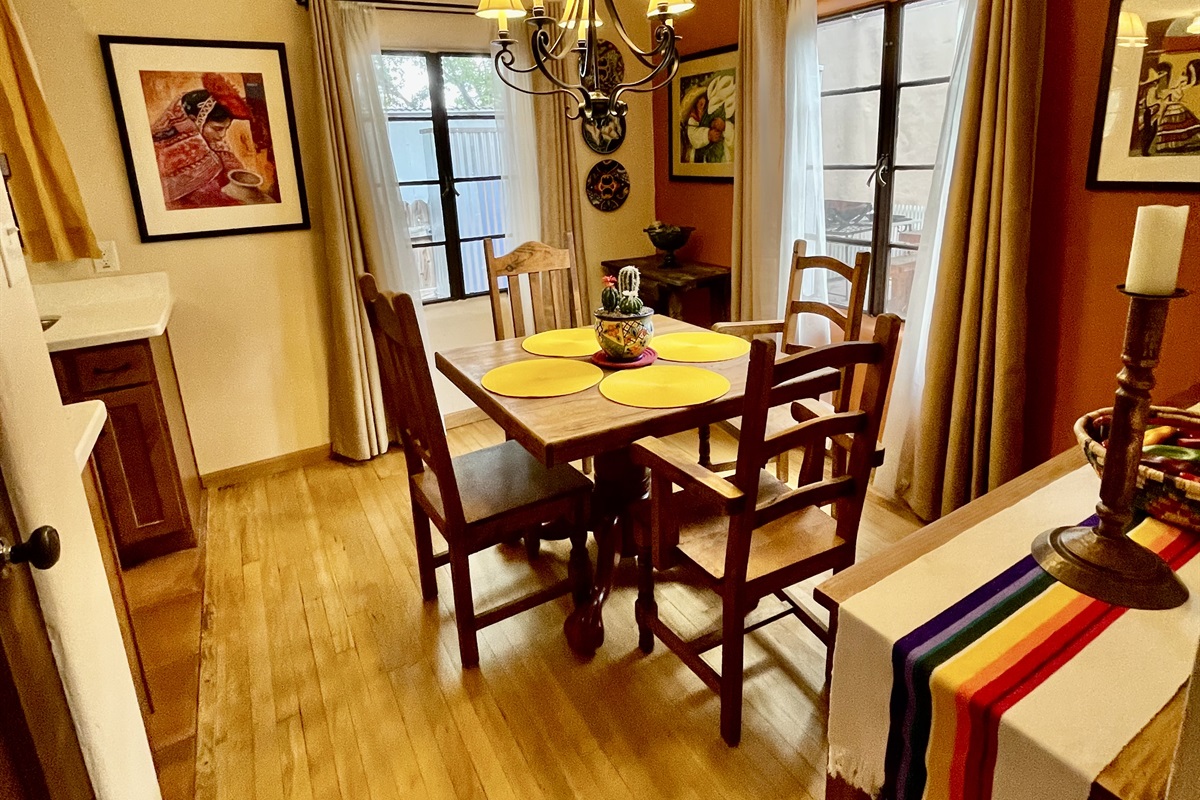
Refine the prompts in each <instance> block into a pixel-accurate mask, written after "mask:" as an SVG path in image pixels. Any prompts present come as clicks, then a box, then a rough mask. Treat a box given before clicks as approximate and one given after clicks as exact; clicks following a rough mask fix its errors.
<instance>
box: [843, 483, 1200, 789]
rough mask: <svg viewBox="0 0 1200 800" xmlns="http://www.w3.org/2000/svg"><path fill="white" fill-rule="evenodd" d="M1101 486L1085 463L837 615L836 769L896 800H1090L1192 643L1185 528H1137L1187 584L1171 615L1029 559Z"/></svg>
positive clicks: (1196, 564) (1183, 665) (1199, 564)
mask: <svg viewBox="0 0 1200 800" xmlns="http://www.w3.org/2000/svg"><path fill="white" fill-rule="evenodd" d="M1097 490H1098V481H1097V480H1096V478H1095V476H1094V474H1093V473H1092V472H1091V470H1090V468H1084V469H1082V470H1080V471H1078V472H1076V473H1072V474H1071V475H1068V476H1066V477H1064V478H1063V479H1062V480H1060V481H1058V482H1056V483H1055V484H1052V485H1050V486H1048V487H1046V488H1044V489H1043V490H1041V491H1040V492H1038V493H1036V494H1034V495H1032V496H1031V497H1029V498H1027V499H1026V500H1025V501H1023V502H1022V503H1019V504H1017V505H1016V506H1013V507H1012V508H1011V509H1008V510H1006V511H1005V512H1002V513H1001V514H998V515H996V516H995V517H992V518H991V519H989V520H986V521H984V522H983V523H980V525H978V526H976V527H975V528H972V529H970V530H968V531H965V532H964V533H963V534H961V535H960V536H958V537H956V538H955V539H954V540H953V541H951V542H949V543H947V544H946V545H944V546H943V547H941V548H939V549H938V550H935V551H934V552H932V553H929V554H928V555H926V556H924V557H923V558H921V559H918V560H917V561H916V562H913V564H910V565H909V566H908V567H905V568H904V569H901V570H899V571H897V572H896V573H895V574H893V575H892V576H889V577H888V578H887V579H885V580H883V581H880V582H879V583H878V584H876V585H875V586H873V587H871V588H870V589H868V590H866V591H864V592H862V593H860V594H859V595H856V596H855V597H853V598H851V599H850V600H849V601H847V603H846V604H844V605H843V606H842V608H841V611H840V617H839V631H838V640H837V647H836V649H835V651H834V673H833V674H834V679H833V686H832V689H831V696H830V725H829V742H830V771H831V772H832V773H834V774H836V775H839V776H841V777H842V778H843V779H845V780H847V781H848V782H849V783H851V784H853V785H855V786H857V787H858V788H860V789H863V790H864V791H867V792H868V793H869V794H871V795H872V796H873V797H885V798H889V799H891V798H894V800H922V799H925V800H1041V799H1042V798H1044V799H1045V800H1084V799H1085V798H1086V797H1087V796H1088V791H1089V789H1090V786H1091V783H1092V781H1093V779H1094V778H1095V777H1096V775H1097V774H1099V772H1100V771H1101V770H1102V769H1103V768H1104V767H1105V766H1106V765H1107V764H1108V763H1109V762H1110V761H1111V760H1112V759H1113V758H1115V757H1116V755H1117V753H1119V752H1120V750H1121V749H1122V748H1123V747H1124V746H1125V744H1127V743H1128V742H1129V740H1130V739H1132V738H1133V736H1134V735H1136V734H1137V732H1138V731H1139V730H1140V729H1141V728H1142V727H1143V726H1144V725H1145V724H1146V723H1147V722H1148V721H1149V720H1150V719H1151V718H1152V717H1153V716H1154V715H1155V714H1156V713H1157V712H1158V711H1159V710H1160V709H1161V708H1162V707H1163V706H1164V705H1165V704H1166V703H1167V701H1168V700H1170V698H1171V696H1172V695H1174V693H1175V691H1176V690H1177V689H1178V688H1179V686H1180V685H1182V683H1183V681H1184V680H1186V679H1187V676H1188V675H1189V673H1190V666H1191V657H1192V654H1193V653H1194V648H1195V643H1196V638H1197V636H1198V635H1200V632H1198V629H1200V601H1198V600H1197V597H1198V596H1200V558H1196V555H1197V553H1200V537H1197V536H1195V535H1194V534H1191V533H1185V532H1181V531H1179V530H1177V529H1175V528H1172V527H1169V526H1167V525H1163V524H1161V523H1158V522H1155V521H1152V520H1150V521H1147V522H1145V523H1143V524H1142V525H1141V526H1139V527H1138V528H1137V529H1136V530H1135V531H1134V532H1133V534H1132V535H1133V536H1134V538H1135V539H1137V540H1138V541H1139V542H1141V543H1142V544H1144V545H1145V546H1147V547H1149V548H1150V549H1152V550H1154V551H1155V552H1157V553H1159V554H1160V555H1161V556H1162V557H1163V558H1165V559H1166V560H1167V561H1168V562H1169V563H1170V564H1171V565H1172V567H1174V568H1175V569H1176V571H1177V572H1178V573H1179V574H1180V576H1181V577H1182V578H1183V579H1184V580H1185V582H1187V583H1188V584H1189V586H1190V587H1191V588H1192V591H1193V596H1192V599H1191V600H1190V601H1189V603H1188V604H1187V605H1186V606H1184V607H1183V608H1181V609H1175V610H1173V611H1167V612H1145V611H1130V610H1128V609H1124V608H1120V607H1114V606H1111V605H1109V604H1107V603H1103V602H1100V601H1097V600H1093V599H1092V598H1089V597H1086V596H1083V595H1081V594H1079V593H1078V592H1075V591H1074V590H1072V589H1069V588H1067V587H1066V586H1063V585H1062V584H1060V583H1058V582H1057V581H1055V580H1054V579H1053V578H1051V577H1050V576H1049V575H1047V574H1046V573H1045V572H1043V571H1042V570H1041V569H1040V568H1039V567H1038V565H1037V563H1036V562H1035V561H1034V560H1033V558H1032V557H1031V556H1030V555H1028V553H1029V544H1030V542H1031V541H1032V539H1033V538H1034V536H1035V535H1036V534H1037V533H1039V532H1040V531H1042V530H1044V529H1046V528H1049V527H1054V526H1055V525H1056V524H1061V522H1062V520H1063V519H1064V514H1067V515H1069V514H1071V513H1072V512H1075V513H1076V514H1077V516H1075V517H1074V519H1075V520H1078V519H1080V518H1081V517H1082V516H1083V515H1084V514H1086V513H1087V510H1089V507H1090V506H1091V505H1093V504H1094V503H1095V498H1096V492H1097ZM1065 518H1066V519H1067V520H1071V519H1072V518H1071V517H1070V516H1066V517H1065ZM1092 522H1094V520H1088V522H1087V523H1085V524H1091V523H1092ZM884 720H886V724H882V721H884Z"/></svg>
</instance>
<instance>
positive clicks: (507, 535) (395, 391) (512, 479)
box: [358, 275, 592, 667]
mask: <svg viewBox="0 0 1200 800" xmlns="http://www.w3.org/2000/svg"><path fill="white" fill-rule="evenodd" d="M358 285H359V289H360V291H361V292H362V296H363V301H364V303H365V304H366V308H367V315H368V318H369V321H370V323H371V331H372V333H373V335H374V340H375V347H376V352H377V355H378V360H379V368H380V374H381V377H382V382H383V387H382V388H383V400H384V407H385V410H386V413H387V415H388V417H389V418H391V420H392V422H394V423H395V424H396V425H397V427H399V429H400V438H401V443H402V444H403V446H404V459H405V463H406V465H407V468H408V488H409V495H410V498H411V501H412V517H413V530H414V532H415V534H416V549H417V569H418V572H419V574H420V581H421V594H422V595H423V596H424V598H425V599H426V600H433V599H434V598H436V597H437V579H436V577H435V575H434V569H435V568H436V567H439V566H441V565H443V564H447V563H449V564H450V575H451V584H452V586H453V589H454V617H455V624H456V625H457V627H458V647H459V656H460V658H461V660H462V665H463V666H464V667H471V666H475V665H476V664H478V663H479V646H478V643H477V639H476V633H477V631H478V630H479V629H481V628H484V627H486V626H488V625H491V624H492V623H495V622H499V621H500V620H502V619H507V618H508V617H511V616H512V615H514V614H517V613H520V612H521V611H525V610H527V609H530V608H533V607H534V606H536V605H539V604H541V603H544V602H547V601H550V600H553V599H555V598H557V597H561V596H562V595H564V594H566V593H567V592H573V593H574V596H575V599H576V602H582V600H583V599H585V598H586V597H587V595H588V592H589V589H590V583H591V578H590V566H589V561H588V555H587V527H586V526H587V521H588V503H589V498H590V497H591V492H592V484H591V481H589V480H588V479H587V478H585V477H584V476H583V475H582V474H581V473H580V472H579V471H578V470H576V469H574V468H573V467H571V466H569V465H562V466H557V467H553V468H549V469H548V468H546V467H545V466H543V465H542V464H541V463H539V462H538V461H537V460H536V459H535V458H534V457H533V456H531V455H530V454H529V453H528V452H527V451H526V450H525V448H523V447H521V445H520V444H518V443H517V442H515V441H508V442H505V443H504V444H501V445H496V446H494V447H488V448H485V449H483V450H476V451H475V452H471V453H467V454H465V455H461V456H458V457H457V458H451V456H450V448H449V445H448V444H447V442H446V433H445V429H444V428H443V427H442V419H441V416H440V414H439V412H438V403H437V397H436V395H435V393H434V389H433V379H432V376H431V375H430V372H429V363H428V361H427V360H426V356H425V347H424V344H423V343H422V341H421V330H420V328H419V327H418V325H417V317H416V309H415V306H414V304H413V299H412V296H411V295H408V294H404V293H396V294H392V293H387V292H381V291H379V289H378V288H377V286H376V285H375V279H374V278H373V277H372V276H370V275H363V276H361V277H360V278H359V281H358ZM431 520H432V522H433V524H434V525H436V526H437V528H438V530H439V531H441V532H442V535H443V537H444V538H445V539H446V543H447V545H448V549H447V551H446V552H444V553H440V554H437V555H435V554H434V552H433V538H432V533H431V531H430V528H429V523H430V521H431ZM545 526H552V527H557V528H558V529H559V531H561V532H562V533H565V535H566V536H567V537H569V538H570V540H571V557H570V569H569V576H568V578H566V579H564V580H561V581H559V582H558V583H555V584H554V585H553V586H549V587H546V588H543V589H541V590H539V591H536V592H533V593H532V594H529V595H527V596H525V597H522V598H520V599H517V600H513V601H511V602H508V603H505V604H503V605H501V606H499V607H497V608H494V609H491V610H489V611H485V612H483V613H476V612H475V605H474V600H473V598H472V595H471V572H470V564H469V560H468V557H469V556H470V555H471V554H472V553H477V552H479V551H480V550H483V549H485V548H488V547H491V546H492V545H495V544H499V543H500V542H504V541H508V540H510V539H511V538H512V537H513V535H514V534H519V533H521V532H522V531H525V530H528V529H541V530H543V531H544V533H543V535H545V536H547V538H551V531H549V530H547V529H546V527H545Z"/></svg>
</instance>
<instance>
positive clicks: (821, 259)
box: [700, 239, 883, 481]
mask: <svg viewBox="0 0 1200 800" xmlns="http://www.w3.org/2000/svg"><path fill="white" fill-rule="evenodd" d="M807 249H808V243H807V242H805V241H804V240H803V239H797V240H796V243H795V245H793V247H792V271H791V275H790V276H789V277H788V290H787V297H788V302H787V309H786V314H785V318H784V319H781V320H773V321H769V322H718V323H717V324H716V325H713V330H714V331H717V332H719V333H728V334H732V335H733V336H740V337H741V338H743V339H750V340H753V339H754V338H755V337H760V336H767V335H774V334H782V336H781V339H782V344H781V346H780V350H781V351H782V352H783V353H784V354H786V355H792V354H795V353H801V352H803V351H805V350H808V349H809V347H808V346H807V345H802V344H798V343H797V341H796V340H797V331H798V330H799V327H800V316H801V315H802V314H816V315H818V316H821V317H824V318H825V319H827V320H829V322H830V324H832V325H836V326H837V328H838V330H840V331H841V332H842V341H844V342H849V341H854V340H855V339H858V338H859V336H860V335H861V333H862V315H863V302H864V300H865V299H866V296H867V277H868V274H869V273H870V267H871V254H870V253H865V252H864V253H859V254H858V255H857V256H855V258H854V266H850V265H849V264H843V263H842V262H841V261H838V260H837V259H836V258H830V257H828V256H808V255H805V253H806V252H807ZM816 269H824V270H829V271H831V272H834V273H836V274H838V275H840V276H842V277H843V278H845V279H846V280H847V281H849V282H850V299H849V307H848V308H847V309H846V311H845V313H843V312H842V310H841V309H838V308H836V307H835V306H832V305H829V304H828V303H819V302H816V301H813V300H801V299H800V288H801V286H803V284H804V273H805V271H806V270H816ZM853 383H854V374H853V371H851V372H849V373H847V374H846V375H845V376H843V380H842V388H841V389H839V390H838V391H837V392H835V393H834V396H833V404H832V408H831V410H832V411H846V410H847V409H849V408H850V392H851V389H852V386H853ZM816 402H819V401H816ZM719 424H720V426H721V428H722V429H724V430H725V431H727V432H728V433H730V434H732V435H733V437H734V438H735V439H736V438H738V436H739V434H740V431H741V421H740V420H738V419H731V420H726V421H724V422H721V423H719ZM793 425H795V422H794V421H793V420H792V418H791V415H790V414H788V413H787V409H782V408H781V409H778V410H776V411H775V412H773V413H772V414H771V415H770V417H768V419H767V433H768V434H774V433H780V432H782V431H784V430H786V429H787V428H790V427H792V426H793ZM708 435H709V432H708V431H706V430H704V429H703V428H702V429H701V431H700V437H701V441H702V442H703V443H705V444H707V442H706V439H707V437H708ZM708 452H709V450H708V447H707V446H702V447H701V452H700V455H701V458H700V463H701V464H703V465H704V466H706V467H708V468H709V469H712V470H713V471H715V472H725V471H727V470H730V469H733V462H725V463H719V464H713V463H712V462H711V461H710V460H709V458H708V457H707V454H708ZM831 455H832V458H833V462H834V469H835V472H837V471H839V470H842V469H844V468H845V453H844V452H842V451H841V450H840V449H838V448H834V452H833V453H832V454H831ZM879 455H880V458H882V455H883V453H882V451H880V454H879ZM790 468H791V463H790V459H789V455H788V453H787V451H784V452H782V453H780V454H779V457H778V458H777V459H776V461H775V474H776V476H777V477H778V478H779V479H780V480H781V481H786V480H788V470H789V469H790Z"/></svg>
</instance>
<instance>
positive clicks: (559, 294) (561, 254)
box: [483, 234, 584, 341]
mask: <svg viewBox="0 0 1200 800" xmlns="http://www.w3.org/2000/svg"><path fill="white" fill-rule="evenodd" d="M483 252H484V260H485V261H486V262H487V269H488V294H489V295H490V296H491V306H492V329H493V330H494V332H495V334H496V339H497V341H499V340H501V339H508V338H513V337H516V338H520V337H524V336H528V335H530V334H533V333H539V332H541V331H547V330H553V329H555V328H570V327H573V326H576V325H582V324H583V322H584V316H583V308H582V304H581V302H580V294H579V281H578V279H577V276H576V274H575V255H574V252H575V248H574V239H573V237H572V236H571V235H570V234H568V235H567V248H566V249H564V250H559V249H557V248H553V247H550V246H549V245H546V244H543V243H541V242H526V243H524V244H522V245H520V246H518V247H516V248H515V249H513V251H512V252H511V253H506V254H505V255H503V256H497V255H496V254H495V248H494V247H493V244H492V241H491V240H490V239H485V240H484V242H483ZM501 278H504V279H505V280H506V283H507V285H508V286H507V289H508V290H507V295H508V300H507V302H505V300H504V299H503V297H504V292H502V291H501V288H500V279H501ZM522 283H525V284H526V285H527V288H528V292H529V298H530V306H531V308H532V312H533V320H532V323H533V325H532V329H530V328H529V326H527V325H526V315H525V309H524V307H523V302H524V292H525V290H524V289H522ZM505 309H507V312H508V314H507V316H508V317H509V319H511V321H512V326H511V330H509V329H507V328H506V326H505V319H504V317H505V313H504V312H505Z"/></svg>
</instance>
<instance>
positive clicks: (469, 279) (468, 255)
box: [461, 239, 508, 294]
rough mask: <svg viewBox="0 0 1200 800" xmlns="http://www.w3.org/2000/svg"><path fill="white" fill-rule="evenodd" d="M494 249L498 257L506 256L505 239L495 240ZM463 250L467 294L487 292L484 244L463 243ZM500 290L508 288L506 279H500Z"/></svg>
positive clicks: (493, 241) (493, 242) (464, 283)
mask: <svg viewBox="0 0 1200 800" xmlns="http://www.w3.org/2000/svg"><path fill="white" fill-rule="evenodd" d="M492 247H493V248H495V253H496V255H498V256H499V255H504V240H503V239H493V240H492ZM461 248H462V265H463V288H464V290H465V291H466V293H467V294H481V293H483V292H486V291H487V290H488V285H487V262H485V261H484V259H483V242H482V241H476V242H463V243H462V245H461ZM500 288H501V289H506V288H508V284H507V283H506V281H505V279H504V278H501V279H500Z"/></svg>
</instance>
